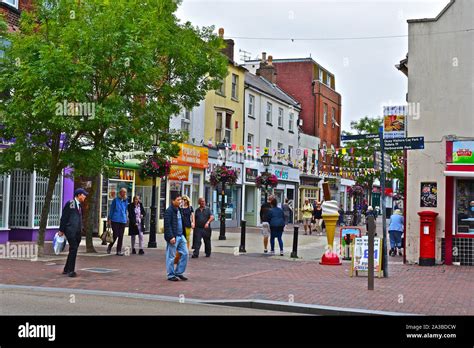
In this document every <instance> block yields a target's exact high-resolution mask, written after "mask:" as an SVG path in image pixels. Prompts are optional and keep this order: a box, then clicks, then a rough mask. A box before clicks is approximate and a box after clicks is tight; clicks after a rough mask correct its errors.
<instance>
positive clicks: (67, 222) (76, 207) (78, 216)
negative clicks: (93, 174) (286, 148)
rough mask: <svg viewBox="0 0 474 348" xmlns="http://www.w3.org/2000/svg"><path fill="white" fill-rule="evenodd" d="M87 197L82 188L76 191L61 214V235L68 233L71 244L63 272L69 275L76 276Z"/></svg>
mask: <svg viewBox="0 0 474 348" xmlns="http://www.w3.org/2000/svg"><path fill="white" fill-rule="evenodd" d="M86 197H87V192H86V191H85V190H84V189H82V188H80V189H77V190H76V191H74V199H71V200H70V201H69V202H67V203H66V205H65V206H64V208H63V213H62V216H61V224H60V226H59V235H60V236H63V235H66V238H67V242H68V244H69V254H68V256H67V261H66V265H65V266H64V271H63V274H67V275H68V276H69V277H76V276H77V274H76V272H75V271H74V269H75V267H76V256H77V249H78V248H79V244H80V243H81V231H82V206H81V205H82V203H84V201H85V199H86Z"/></svg>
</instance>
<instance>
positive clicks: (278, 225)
mask: <svg viewBox="0 0 474 348" xmlns="http://www.w3.org/2000/svg"><path fill="white" fill-rule="evenodd" d="M270 204H271V206H272V209H270V211H269V212H268V214H267V219H268V221H269V224H270V231H271V235H270V247H271V250H270V253H271V254H272V255H274V254H275V238H277V239H278V244H279V246H280V256H283V239H282V235H283V229H284V228H285V214H284V213H283V209H281V208H279V207H278V206H277V204H278V202H277V200H276V198H273V199H272V201H271V203H270Z"/></svg>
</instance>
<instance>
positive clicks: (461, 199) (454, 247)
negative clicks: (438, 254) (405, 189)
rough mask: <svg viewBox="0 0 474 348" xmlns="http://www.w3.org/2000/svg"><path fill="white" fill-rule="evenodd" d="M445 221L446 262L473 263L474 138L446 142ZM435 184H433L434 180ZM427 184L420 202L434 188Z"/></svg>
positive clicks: (443, 249)
mask: <svg viewBox="0 0 474 348" xmlns="http://www.w3.org/2000/svg"><path fill="white" fill-rule="evenodd" d="M446 149H447V154H446V155H447V161H446V163H447V164H446V170H445V171H444V174H445V176H446V179H445V180H446V207H445V209H446V220H445V231H446V234H445V238H444V239H443V240H442V244H443V245H442V254H443V255H444V260H445V263H446V264H452V263H453V262H456V263H459V264H460V265H466V266H472V265H474V155H473V153H474V141H448V142H447V143H446ZM433 184H434V183H433ZM433 184H431V186H427V188H426V189H425V190H424V192H423V193H422V194H423V197H422V198H424V199H423V201H424V202H426V203H427V204H429V203H430V197H431V198H433V197H435V193H436V189H437V188H436V187H433Z"/></svg>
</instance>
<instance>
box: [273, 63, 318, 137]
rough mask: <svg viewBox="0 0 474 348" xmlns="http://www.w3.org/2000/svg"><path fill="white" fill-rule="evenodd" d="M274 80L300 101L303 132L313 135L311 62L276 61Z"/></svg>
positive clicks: (314, 128)
mask: <svg viewBox="0 0 474 348" xmlns="http://www.w3.org/2000/svg"><path fill="white" fill-rule="evenodd" d="M273 65H274V66H275V68H276V73H277V76H276V81H277V85H278V86H280V87H281V88H282V89H283V90H284V91H285V92H287V93H288V94H290V95H291V96H292V97H293V98H295V99H296V100H297V101H298V102H300V103H301V109H302V110H301V112H300V118H301V119H303V127H302V128H303V132H304V133H306V134H310V135H315V132H316V125H315V122H314V96H313V94H312V92H311V90H312V85H311V84H312V82H313V64H312V63H311V62H294V63H278V62H275V61H273Z"/></svg>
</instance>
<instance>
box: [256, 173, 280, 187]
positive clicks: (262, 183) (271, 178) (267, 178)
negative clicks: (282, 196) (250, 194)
mask: <svg viewBox="0 0 474 348" xmlns="http://www.w3.org/2000/svg"><path fill="white" fill-rule="evenodd" d="M255 184H256V185H257V187H258V188H259V189H262V188H263V189H264V188H265V187H277V185H278V178H277V177H276V175H275V174H272V173H268V172H264V173H262V175H259V176H257V178H256V179H255Z"/></svg>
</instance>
